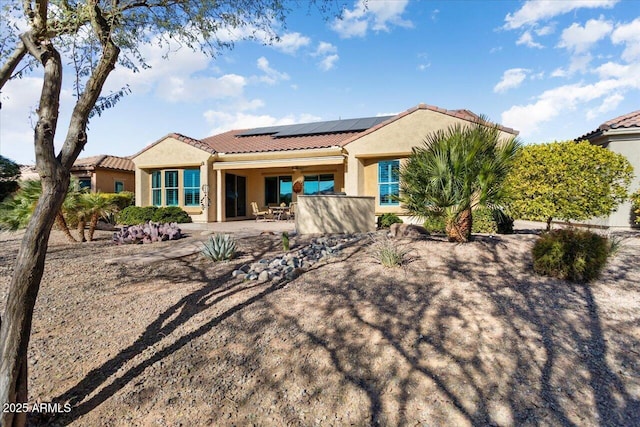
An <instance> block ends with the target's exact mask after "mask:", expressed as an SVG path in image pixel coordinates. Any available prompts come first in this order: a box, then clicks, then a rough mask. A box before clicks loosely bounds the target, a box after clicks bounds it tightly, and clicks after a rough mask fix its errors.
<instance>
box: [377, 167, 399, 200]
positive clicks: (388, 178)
mask: <svg viewBox="0 0 640 427" xmlns="http://www.w3.org/2000/svg"><path fill="white" fill-rule="evenodd" d="M378 189H379V192H378V194H379V196H380V205H381V206H398V205H399V204H400V203H399V202H398V199H397V197H398V196H399V195H400V160H386V161H382V162H378Z"/></svg>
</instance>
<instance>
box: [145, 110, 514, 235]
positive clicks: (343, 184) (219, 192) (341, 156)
mask: <svg viewBox="0 0 640 427" xmlns="http://www.w3.org/2000/svg"><path fill="white" fill-rule="evenodd" d="M457 112H458V110H456V112H455V113H457ZM463 116H464V115H463V114H460V115H452V112H451V111H447V110H442V111H434V110H433V109H432V108H429V107H426V106H423V105H421V106H419V107H417V108H414V109H412V110H408V111H407V112H405V113H402V114H399V115H398V116H395V117H393V118H391V119H389V120H387V121H385V122H383V123H380V124H379V125H377V126H374V127H373V128H370V129H369V130H367V131H364V132H362V133H361V134H359V135H357V136H355V137H351V139H349V140H345V141H343V142H342V143H341V144H340V145H335V146H329V147H324V148H315V149H283V150H280V151H277V150H274V151H263V152H243V153H222V152H210V151H207V148H206V147H204V145H203V144H199V141H195V140H188V141H186V142H185V141H183V140H179V139H176V138H175V137H172V136H171V135H170V136H167V137H165V138H164V139H162V140H160V141H158V142H156V143H155V144H153V145H152V146H150V147H149V148H147V149H145V150H144V151H142V152H141V153H139V154H138V155H136V156H135V157H134V158H133V161H134V163H135V165H136V187H135V190H136V204H137V205H139V206H147V205H151V204H152V189H151V181H152V179H151V174H152V173H153V171H156V170H161V171H166V170H178V171H182V170H184V169H185V168H193V167H199V168H200V179H201V183H202V184H206V185H208V190H209V191H208V197H209V199H210V204H209V206H207V207H205V208H202V207H197V208H190V207H183V201H184V200H183V198H182V190H183V186H182V183H181V182H179V190H180V191H179V193H180V195H181V196H180V199H179V206H181V207H183V208H184V209H185V210H186V211H187V212H188V213H189V214H190V215H191V216H192V218H193V220H194V221H196V222H197V221H200V222H212V221H217V222H222V221H230V220H236V219H248V218H253V214H252V210H251V202H256V203H257V204H258V206H259V207H261V208H262V207H264V206H266V205H267V200H266V193H267V191H266V188H265V186H266V184H265V183H266V180H267V179H268V178H269V177H279V176H284V177H291V182H296V181H303V180H304V178H305V176H307V177H310V176H320V175H327V174H331V175H332V176H333V191H334V192H338V193H345V194H346V195H347V196H354V197H361V196H366V197H368V198H367V204H368V203H373V212H374V215H379V214H382V213H385V212H393V213H396V214H400V215H402V214H403V213H404V212H403V211H402V208H401V206H400V205H399V204H397V205H382V204H381V203H380V200H379V198H380V196H379V193H380V187H379V177H378V174H379V172H378V167H379V162H381V161H388V160H399V161H400V164H402V162H404V161H405V160H406V158H407V157H408V156H409V155H410V154H411V151H412V149H413V147H416V146H419V145H421V144H423V141H424V139H425V137H426V136H427V135H428V134H430V133H433V132H435V131H438V130H442V129H446V128H448V127H450V126H452V125H455V124H461V125H468V124H470V123H471V122H470V121H469V120H468V117H469V116H468V115H467V116H466V117H467V119H465V118H464V117H463ZM503 134H504V136H505V137H513V136H514V134H513V133H508V132H506V131H504V132H503ZM172 135H176V134H172ZM345 138H346V137H345ZM193 141H195V142H193ZM179 175H180V176H181V173H179ZM163 179H164V178H163ZM163 185H164V183H163ZM278 185H279V184H278ZM241 187H242V188H241ZM239 198H243V200H239ZM297 198H298V196H297V195H296V194H293V195H292V199H293V200H292V201H293V202H296V201H297ZM371 200H372V202H371ZM231 204H233V206H231ZM374 221H375V218H373V219H372V221H371V223H374Z"/></svg>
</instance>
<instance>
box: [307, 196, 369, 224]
mask: <svg viewBox="0 0 640 427" xmlns="http://www.w3.org/2000/svg"><path fill="white" fill-rule="evenodd" d="M374 204H375V200H374V198H373V197H362V196H330V195H323V196H301V197H300V198H299V199H298V209H297V211H296V230H297V231H298V233H300V234H324V233H367V232H370V231H375V230H376V222H375V215H374V214H373V211H374Z"/></svg>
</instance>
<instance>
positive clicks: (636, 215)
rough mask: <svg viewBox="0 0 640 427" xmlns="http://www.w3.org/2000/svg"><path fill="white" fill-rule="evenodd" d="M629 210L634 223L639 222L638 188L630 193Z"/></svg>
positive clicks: (639, 203) (639, 202)
mask: <svg viewBox="0 0 640 427" xmlns="http://www.w3.org/2000/svg"><path fill="white" fill-rule="evenodd" d="M631 211H632V212H633V215H634V221H635V222H636V224H640V190H638V191H636V192H635V193H633V194H632V195H631Z"/></svg>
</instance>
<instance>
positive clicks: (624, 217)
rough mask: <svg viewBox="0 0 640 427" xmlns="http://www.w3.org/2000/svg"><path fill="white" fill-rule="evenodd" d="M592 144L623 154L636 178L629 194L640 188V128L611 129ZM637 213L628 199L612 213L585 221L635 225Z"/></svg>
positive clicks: (610, 224)
mask: <svg viewBox="0 0 640 427" xmlns="http://www.w3.org/2000/svg"><path fill="white" fill-rule="evenodd" d="M590 142H591V143H592V144H596V145H599V146H602V147H604V148H607V149H609V150H611V151H613V152H614V153H618V154H622V155H623V156H625V157H626V158H627V160H629V163H631V166H633V171H634V178H633V180H632V181H631V185H630V186H629V194H632V193H634V192H636V191H638V189H640V129H638V128H637V127H636V128H623V129H610V130H607V131H605V132H603V133H602V134H601V135H598V136H597V137H593V138H591V139H590ZM634 219H635V215H634V214H633V212H632V209H631V202H629V201H627V202H625V203H622V204H621V205H620V206H618V209H616V210H615V212H613V213H612V214H611V215H609V216H608V217H604V218H595V219H593V220H590V221H585V222H586V223H588V224H592V225H598V226H603V227H613V228H631V227H635V226H636V224H635V222H634Z"/></svg>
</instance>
